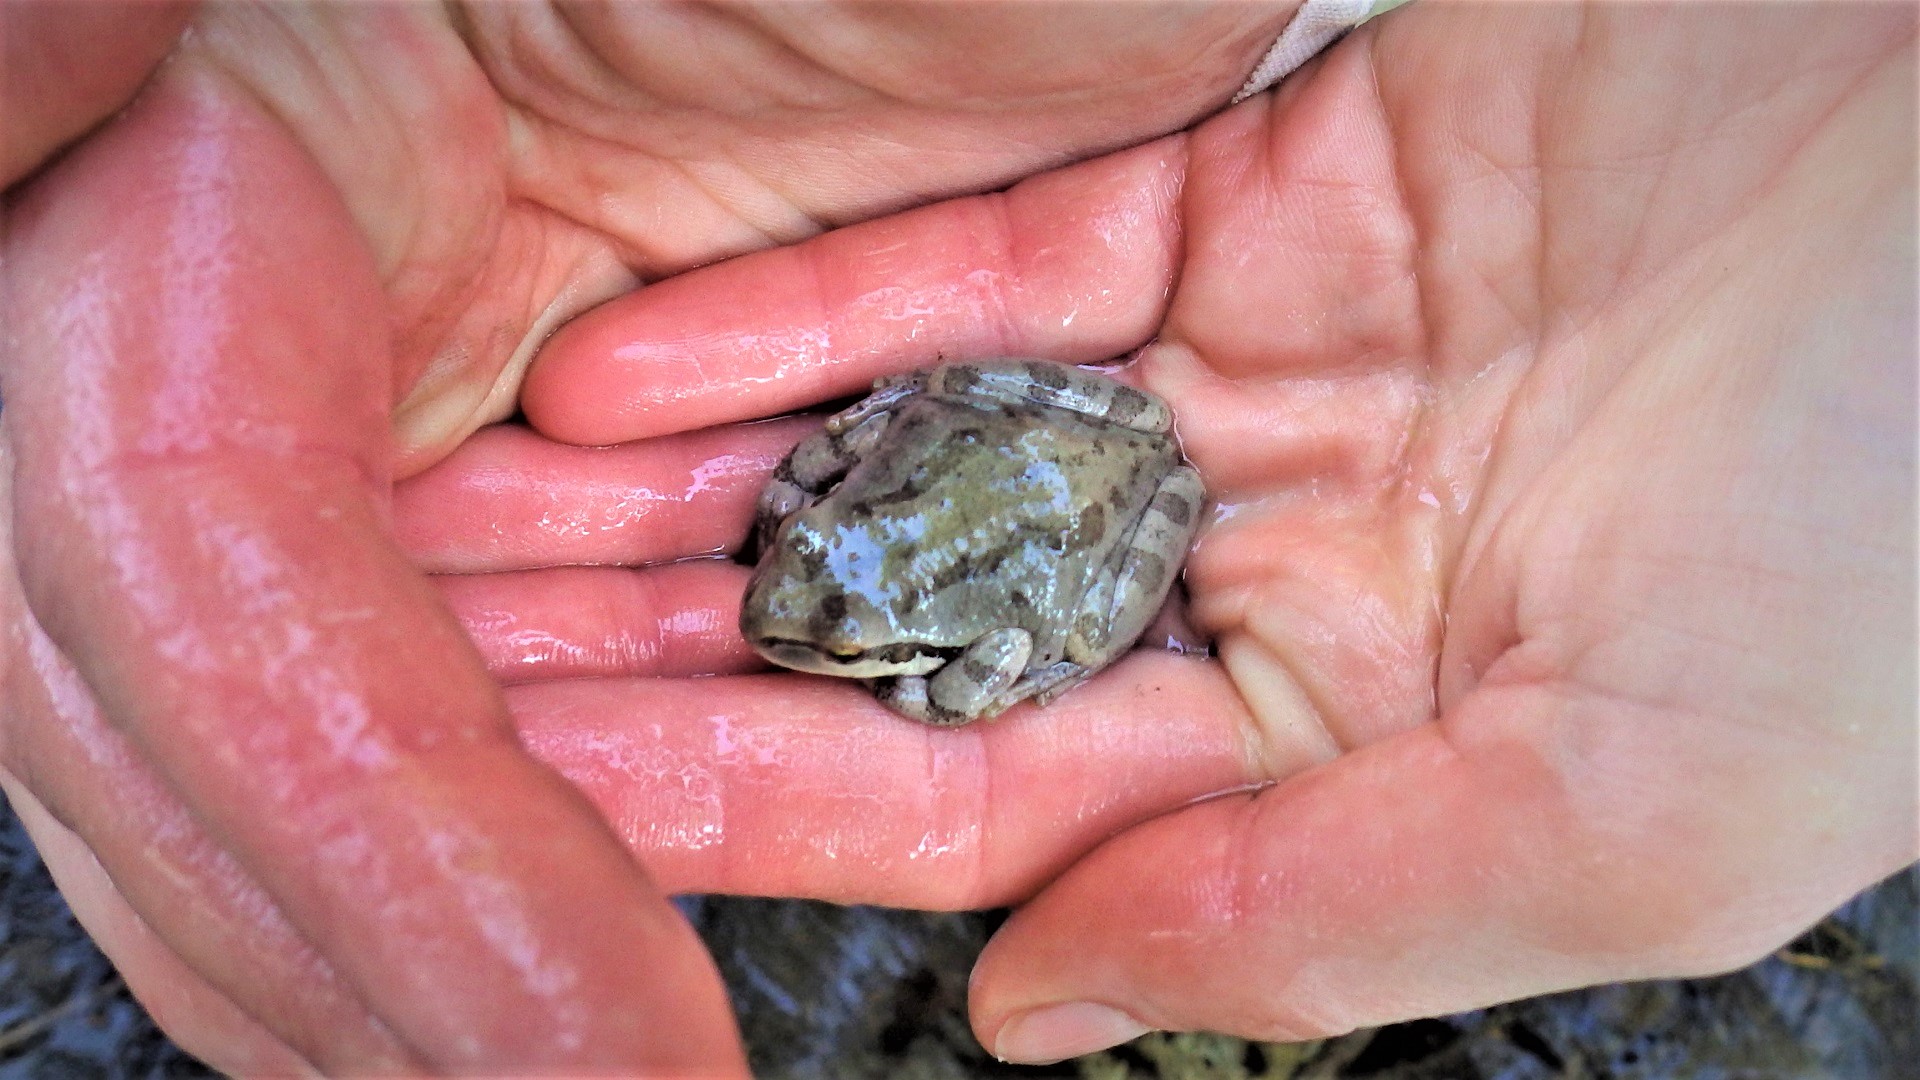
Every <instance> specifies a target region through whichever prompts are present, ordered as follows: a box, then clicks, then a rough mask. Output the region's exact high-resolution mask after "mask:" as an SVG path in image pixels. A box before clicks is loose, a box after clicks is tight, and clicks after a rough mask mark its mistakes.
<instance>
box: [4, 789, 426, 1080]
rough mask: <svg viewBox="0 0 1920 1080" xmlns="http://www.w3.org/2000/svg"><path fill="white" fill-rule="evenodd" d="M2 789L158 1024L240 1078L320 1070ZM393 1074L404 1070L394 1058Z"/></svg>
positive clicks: (20, 799) (34, 811)
mask: <svg viewBox="0 0 1920 1080" xmlns="http://www.w3.org/2000/svg"><path fill="white" fill-rule="evenodd" d="M0 788H4V789H5V790H6V795H7V803H8V805H10V806H12V807H13V810H14V813H16V814H18V815H19V816H20V823H21V824H22V825H23V826H24V827H25V828H26V830H27V834H28V835H29V836H31V837H32V838H33V846H34V847H35V848H37V849H39V852H40V858H41V859H42V861H44V862H45V863H46V864H47V871H48V873H50V874H52V875H53V880H54V883H55V884H56V885H58V886H59V887H60V895H61V896H63V897H64V898H65V899H66V901H67V905H68V906H69V907H70V908H72V910H73V914H74V918H76V919H78V920H79V922H80V925H81V926H83V927H85V928H86V931H87V935H88V936H89V937H91V938H92V939H93V941H94V943H95V944H97V945H98V946H100V951H102V952H104V953H106V954H107V956H108V957H109V958H110V959H111V960H112V961H113V966H114V970H116V971H118V972H119V973H120V977H121V978H122V979H124V980H126V984H127V988H128V989H129V990H131V991H132V992H133V996H134V997H136V998H138V999H139V1000H140V1003H141V1004H142V1005H143V1006H145V1007H146V1010H147V1012H148V1013H149V1014H150V1015H151V1016H152V1017H153V1019H154V1022H155V1023H157V1024H159V1025H160V1028H161V1030H163V1031H165V1032H166V1033H167V1036H168V1038H171V1039H172V1040H173V1041H174V1042H175V1043H177V1044H179V1045H180V1047H181V1048H182V1049H184V1050H186V1051H187V1052H188V1053H189V1054H192V1055H193V1056H195V1057H197V1058H199V1059H200V1060H202V1061H204V1062H207V1063H208V1064H210V1065H212V1066H213V1067H214V1068H216V1069H219V1070H221V1071H222V1072H225V1073H228V1074H230V1075H234V1076H296V1075H297V1076H307V1075H314V1074H315V1070H314V1067H313V1066H312V1065H311V1064H309V1063H308V1062H307V1061H306V1060H304V1059H303V1058H302V1057H301V1056H300V1055H299V1054H297V1053H295V1052H294V1051H293V1050H292V1049H291V1048H290V1047H288V1046H287V1044H285V1043H283V1042H281V1041H280V1040H279V1039H277V1038H275V1037H274V1036H273V1034H272V1033H271V1032H269V1031H268V1030H267V1029H266V1028H264V1027H262V1026H261V1025H260V1024H259V1023H258V1022H257V1021H255V1020H254V1019H253V1017H251V1016H249V1015H247V1013H246V1012H245V1010H243V1009H241V1008H240V1007H239V1006H237V1005H235V1004H234V1003H233V1001H232V1000H231V999H229V998H228V997H227V996H226V995H224V994H222V993H221V992H220V991H219V990H216V989H214V987H213V986H211V985H209V984H208V983H207V982H206V980H204V979H202V978H200V977H199V975H198V974H196V973H195V972H194V970H193V969H192V968H190V967H188V966H187V965H186V964H185V963H184V962H182V961H181V959H180V957H179V956H177V955H175V954H174V952H173V951H172V950H171V949H169V948H168V947H167V946H166V943H165V942H163V941H161V940H160V939H159V938H158V937H156V936H155V935H154V933H153V931H152V930H151V929H149V928H148V927H147V925H146V924H145V923H143V922H141V921H140V916H139V915H137V914H135V913H134V911H133V909H132V908H131V907H128V906H127V902H126V901H125V900H124V899H122V898H121V896H120V894H119V893H118V892H117V891H116V890H115V889H114V887H113V881H112V880H111V879H110V878H108V877H107V875H106V872H105V871H104V870H102V869H101V867H100V864H99V863H98V862H96V861H95V860H94V858H93V855H92V853H91V852H89V851H88V850H87V847H86V845H85V844H84V843H82V842H81V841H80V838H79V837H77V836H75V835H74V834H73V833H71V832H68V831H67V830H66V829H64V828H61V826H60V823H59V822H57V821H55V820H54V819H53V817H52V815H50V814H48V813H47V810H46V808H45V807H43V806H41V805H40V803H39V800H37V799H35V798H34V797H33V795H32V794H31V793H29V792H28V791H27V790H26V789H25V788H23V787H21V786H20V784H19V782H18V781H16V780H14V779H12V778H11V777H8V776H6V775H4V774H0ZM387 1067H388V1068H398V1067H399V1065H398V1062H396V1061H392V1060H389V1061H388V1062H387Z"/></svg>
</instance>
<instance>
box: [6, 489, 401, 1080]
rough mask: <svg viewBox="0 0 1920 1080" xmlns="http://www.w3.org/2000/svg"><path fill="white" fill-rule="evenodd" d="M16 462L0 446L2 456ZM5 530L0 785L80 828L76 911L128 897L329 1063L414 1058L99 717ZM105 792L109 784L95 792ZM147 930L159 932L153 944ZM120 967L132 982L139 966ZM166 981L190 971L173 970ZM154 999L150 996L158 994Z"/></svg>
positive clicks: (50, 854) (101, 931)
mask: <svg viewBox="0 0 1920 1080" xmlns="http://www.w3.org/2000/svg"><path fill="white" fill-rule="evenodd" d="M10 465H11V462H8V461H5V460H0V468H4V467H7V466H10ZM4 484H5V472H4V471H0V485H4ZM4 494H8V492H6V491H5V490H4V489H0V495H4ZM9 532H10V530H8V528H7V523H6V522H5V520H4V518H0V541H6V543H5V545H4V547H0V618H3V619H4V622H3V623H0V625H3V626H4V628H5V639H4V654H0V655H4V658H5V663H6V678H5V679H4V680H0V715H3V716H4V717H5V725H6V726H5V735H6V738H5V741H4V750H5V767H6V770H7V772H8V773H10V774H11V775H12V776H15V777H18V778H20V779H19V780H18V781H17V782H15V783H14V786H13V787H12V788H10V789H9V792H8V796H9V799H10V800H11V801H12V802H13V804H14V805H15V807H16V808H18V809H19V810H20V812H21V814H22V817H23V819H25V820H28V821H29V823H31V820H32V819H31V818H30V817H29V816H28V814H29V810H28V804H29V802H31V806H32V807H33V808H36V809H37V808H40V807H42V806H43V805H44V807H45V812H46V813H48V814H50V815H51V817H52V818H53V820H54V821H55V822H56V823H57V824H54V825H53V826H52V828H53V829H54V830H55V831H54V832H52V833H50V834H48V835H49V837H50V839H49V841H48V843H50V844H62V845H67V846H71V845H68V844H67V842H66V841H64V840H62V839H61V838H63V837H66V836H69V835H71V834H78V837H77V838H75V839H74V840H73V841H72V842H71V843H72V844H84V845H85V848H86V849H89V853H87V854H85V855H84V857H83V858H82V859H79V860H77V861H78V862H83V863H84V864H85V865H84V866H83V867H82V868H81V869H79V870H75V871H74V873H76V874H83V875H86V876H84V877H83V878H81V879H79V880H78V881H77V882H76V883H75V885H74V888H69V887H68V885H69V883H68V882H66V881H62V882H61V885H62V889H63V891H65V893H66V895H67V897H68V902H69V903H71V904H73V906H74V908H75V910H76V912H78V913H79V914H80V915H81V916H82V918H83V920H84V919H85V918H86V917H87V916H88V914H89V913H90V912H92V911H95V910H100V911H103V914H102V916H101V917H102V918H103V919H114V918H117V917H116V916H114V915H113V914H112V912H113V911H114V910H115V909H116V908H117V907H120V906H125V905H131V909H130V911H129V917H131V918H132V919H134V921H136V922H138V923H139V926H140V930H139V931H138V932H137V933H136V932H132V931H129V932H128V933H131V934H133V937H132V938H131V939H130V942H131V943H130V944H128V945H127V946H126V947H127V948H129V949H135V950H140V951H142V952H143V955H144V953H146V952H154V951H163V952H165V953H167V954H169V956H171V957H173V958H174V962H175V963H177V964H181V965H184V966H185V968H186V969H187V970H189V971H190V972H192V973H194V975H195V976H196V978H197V980H199V981H202V982H204V984H205V985H206V987H207V993H208V994H211V995H214V996H217V997H219V998H221V999H223V1000H225V1001H228V1002H230V1003H232V1004H233V1006H234V1007H235V1008H239V1009H242V1010H243V1011H244V1012H245V1013H246V1014H247V1016H248V1017H249V1018H250V1021H251V1022H257V1024H258V1025H259V1026H261V1027H263V1028H264V1029H265V1031H266V1032H268V1033H270V1035H269V1037H270V1038H271V1039H272V1040H273V1041H275V1042H277V1043H280V1044H282V1045H284V1046H287V1047H290V1048H291V1049H290V1051H289V1052H291V1053H296V1054H298V1055H299V1056H300V1057H302V1058H304V1059H305V1060H307V1061H310V1062H313V1063H314V1064H316V1065H319V1066H321V1067H322V1068H325V1069H326V1070H328V1071H329V1072H339V1071H343V1070H349V1071H403V1070H406V1069H410V1068H419V1067H420V1065H421V1063H420V1062H419V1061H418V1059H416V1058H415V1057H413V1056H412V1055H411V1054H409V1053H408V1052H407V1051H406V1050H405V1049H404V1048H402V1047H401V1046H400V1044H399V1043H398V1042H397V1041H395V1039H394V1038H393V1036H392V1034H391V1033H390V1032H389V1031H387V1029H386V1028H385V1027H384V1026H382V1025H381V1024H380V1023H379V1022H378V1021H376V1020H375V1019H374V1018H373V1016H372V1015H371V1014H370V1013H369V1012H368V1011H367V1008H366V1006H365V1005H364V1004H362V1003H361V1001H360V1000H359V998H358V996H357V995H355V994H354V993H353V992H352V991H351V990H349V989H347V988H346V987H345V986H343V985H342V984H341V982H340V980H339V978H338V976H337V975H336V974H335V973H334V971H333V969H332V968H331V967H329V966H328V965H327V963H326V962H325V961H323V960H321V959H320V958H319V957H318V956H317V955H316V954H315V953H314V951H313V950H312V948H311V947H309V946H308V944H307V943H306V942H305V941H304V940H302V939H301V938H300V936H299V935H298V934H297V933H296V932H295V931H294V930H293V928H292V927H291V926H289V925H288V924H287V921H286V919H285V918H284V917H283V916H282V915H281V914H280V912H279V910H278V909H277V908H276V907H275V906H274V904H273V901H272V900H271V899H270V898H269V897H267V896H266V895H265V894H264V893H262V891H261V890H260V887H259V885H258V884H257V883H255V882H254V881H253V880H252V879H251V878H250V877H249V876H248V875H247V873H246V872H245V871H244V870H242V869H241V868H240V867H239V865H238V864H237V863H235V862H234V861H233V859H232V857H231V856H229V855H228V854H227V853H226V852H225V851H223V850H221V849H220V847H219V846H218V845H217V844H215V843H214V842H213V841H212V840H211V839H210V838H209V837H208V836H207V835H206V831H205V830H204V829H203V828H202V827H201V826H200V824H199V823H198V822H196V821H195V820H193V817H192V815H191V814H189V813H188V812H187V810H186V808H185V807H183V806H182V805H181V804H180V801H179V800H178V799H176V798H174V796H173V794H172V793H171V792H169V791H168V790H166V788H165V786H164V785H163V784H162V783H161V782H160V780H159V778H158V777H156V776H155V775H154V774H153V771H152V770H151V769H149V768H147V767H146V766H145V764H144V763H143V762H142V761H141V760H140V759H139V757H138V755H137V754H136V753H135V751H134V750H133V748H132V747H131V746H129V745H128V744H127V741H126V739H125V738H124V737H123V736H122V735H121V734H120V733H119V732H117V731H115V730H113V729H112V728H110V727H109V726H108V725H107V724H106V722H105V720H104V718H103V717H102V716H101V715H100V712H99V710H98V708H97V707H96V706H95V704H94V701H93V697H92V694H91V693H90V692H89V691H88V690H87V688H86V686H85V685H84V684H83V683H82V682H81V681H80V678H79V676H78V675H77V674H76V673H75V672H74V670H73V668H72V666H71V665H69V664H67V663H66V662H65V660H64V659H63V658H62V657H60V656H59V654H58V652H57V651H56V650H55V649H54V646H53V643H52V642H51V641H49V640H47V637H46V635H45V634H43V633H41V632H40V628H39V627H38V626H37V625H36V624H35V623H34V622H33V619H32V617H31V616H30V615H29V614H28V613H27V612H26V610H25V604H24V600H23V598H22V597H21V596H20V595H19V591H18V588H17V586H16V578H15V576H14V572H13V565H12V559H11V558H10V557H8V555H7V554H6V553H7V552H10V551H11V547H12V545H11V540H12V537H11V536H10V535H8V534H9ZM29 792H31V793H32V794H31V795H30V794H29ZM103 792H111V793H112V797H111V798H102V797H101V793H103ZM40 835H41V834H39V833H36V839H38V837H39V836H40ZM61 850H65V848H64V847H62V848H61ZM41 851H42V854H43V856H44V857H45V858H46V859H47V862H48V865H49V867H51V868H52V869H54V870H55V871H56V872H58V871H60V870H61V869H62V867H63V866H65V865H68V864H69V863H73V862H76V860H65V861H63V859H62V858H61V856H60V854H59V852H58V851H56V850H54V849H53V848H50V847H49V846H47V845H44V844H43V845H42V848H41ZM96 860H97V862H96ZM95 877H100V878H108V877H110V878H111V883H109V884H107V885H106V886H105V888H104V889H101V888H90V889H89V891H88V892H86V893H77V892H76V891H75V889H78V888H81V887H82V886H83V885H86V883H88V882H92V881H93V880H94V878H95ZM123 898H124V899H123ZM90 900H91V904H90V902H89V901H90ZM87 925H88V929H89V931H90V932H92V933H94V935H95V938H96V940H99V941H100V942H101V947H102V948H103V949H105V950H106V951H107V953H108V955H110V956H113V957H114V958H115V960H116V961H118V960H119V959H120V955H119V953H118V952H116V950H115V948H114V945H115V942H116V941H117V940H119V939H118V938H117V937H116V936H115V935H114V933H113V932H112V927H113V926H117V925H119V924H118V923H117V922H116V923H112V924H111V925H108V926H95V925H94V924H92V923H88V924H87ZM149 928H150V929H149ZM142 935H146V936H156V937H157V940H156V941H155V942H154V944H153V945H152V946H151V948H149V947H148V946H146V945H143V944H141V940H142ZM156 963H161V962H159V961H156ZM161 966H162V967H166V965H165V964H164V963H162V965H161ZM123 970H124V969H123ZM169 970H170V969H169ZM128 977H129V981H130V982H131V981H132V980H133V974H132V973H131V972H129V973H128ZM164 981H165V982H166V983H167V984H168V985H172V984H173V983H175V982H179V984H180V985H182V986H188V985H189V983H188V982H186V981H184V980H175V979H173V978H172V977H171V976H169V977H167V978H166V979H165V980H164ZM195 995H196V997H197V995H198V992H197V991H195ZM148 1000H149V1003H150V1004H153V1003H155V1002H157V1001H158V1000H159V995H157V994H156V995H155V996H154V997H151V998H149V999H148ZM216 1012H217V1010H216ZM210 1015H211V1014H210ZM223 1022H224V1021H223Z"/></svg>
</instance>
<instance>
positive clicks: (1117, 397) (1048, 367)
mask: <svg viewBox="0 0 1920 1080" xmlns="http://www.w3.org/2000/svg"><path fill="white" fill-rule="evenodd" d="M927 383H928V388H929V389H933V390H938V391H940V392H942V393H947V394H972V395H976V396H979V397H988V398H992V399H994V400H996V401H1005V402H1008V403H1009V404H1016V405H1051V406H1053V407H1054V408H1056V409H1067V410H1070V411H1072V412H1077V413H1081V414H1083V415H1085V416H1091V417H1097V418H1098V419H1101V420H1105V421H1107V422H1108V423H1112V424H1119V425H1120V426H1121V427H1128V428H1132V429H1134V430H1135V431H1145V432H1148V433H1151V434H1163V433H1165V432H1166V431H1168V430H1170V429H1171V428H1172V427H1173V410H1172V409H1170V408H1168V407H1167V403H1166V402H1164V401H1161V400H1160V399H1159V398H1158V397H1156V396H1154V395H1152V394H1149V393H1147V392H1146V391H1144V390H1136V389H1134V388H1133V387H1131V386H1128V385H1127V384H1125V383H1119V382H1115V381H1113V380H1112V379H1109V378H1107V377H1106V376H1104V375H1096V374H1094V373H1093V372H1091V371H1082V370H1081V369H1079V368H1076V367H1069V366H1067V365H1065V364H1056V363H1054V362H1052V361H1050V360H982V361H979V362H977V363H970V364H947V365H945V366H943V367H940V368H938V369H936V370H935V371H934V372H933V374H932V375H930V376H929V377H928V380H927Z"/></svg>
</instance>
